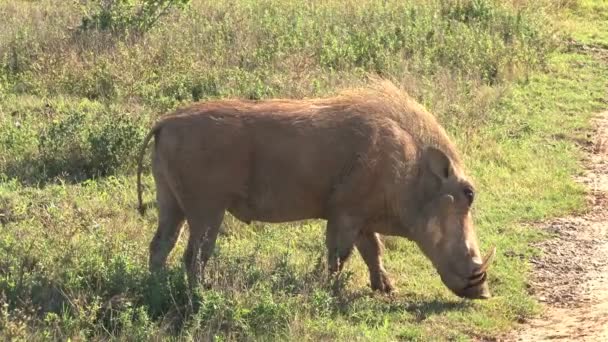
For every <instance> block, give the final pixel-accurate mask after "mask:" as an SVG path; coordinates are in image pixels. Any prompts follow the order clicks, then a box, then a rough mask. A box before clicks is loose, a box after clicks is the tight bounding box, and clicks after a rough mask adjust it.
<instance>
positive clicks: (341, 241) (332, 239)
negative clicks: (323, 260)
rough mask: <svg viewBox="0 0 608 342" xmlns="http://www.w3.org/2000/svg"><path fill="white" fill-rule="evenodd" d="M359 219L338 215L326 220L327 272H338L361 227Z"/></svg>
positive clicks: (349, 253)
mask: <svg viewBox="0 0 608 342" xmlns="http://www.w3.org/2000/svg"><path fill="white" fill-rule="evenodd" d="M361 226H362V224H361V221H360V220H357V219H353V218H352V217H350V216H339V217H336V218H334V219H329V220H328V221H327V232H326V235H325V244H326V246H327V263H328V268H329V273H330V274H332V275H335V274H338V273H340V272H341V271H342V268H344V264H345V263H346V260H348V258H349V257H350V255H351V252H352V250H353V248H354V246H355V240H356V239H357V236H358V235H359V231H360V229H361Z"/></svg>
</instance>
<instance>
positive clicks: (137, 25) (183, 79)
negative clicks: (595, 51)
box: [0, 0, 608, 341]
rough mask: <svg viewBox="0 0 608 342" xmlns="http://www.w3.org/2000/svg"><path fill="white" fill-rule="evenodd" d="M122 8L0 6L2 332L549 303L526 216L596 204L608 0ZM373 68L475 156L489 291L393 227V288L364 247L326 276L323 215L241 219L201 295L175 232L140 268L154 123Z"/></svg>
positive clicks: (424, 335)
mask: <svg viewBox="0 0 608 342" xmlns="http://www.w3.org/2000/svg"><path fill="white" fill-rule="evenodd" d="M100 3H104V4H106V5H105V6H106V7H102V6H101V5H99V4H100ZM129 3H130V2H129V1H106V2H94V1H89V2H86V1H83V2H68V1H65V2H57V1H50V0H41V1H16V0H8V1H2V2H0V18H2V20H0V335H2V337H3V338H5V339H11V340H47V339H52V340H53V339H62V340H65V339H68V338H69V339H71V340H91V339H104V340H105V339H121V340H122V339H127V340H149V339H163V338H175V339H184V340H200V339H214V340H218V341H223V340H243V339H245V340H251V339H256V340H257V339H261V340H274V339H289V340H319V339H321V340H330V339H338V340H346V339H351V340H352V339H357V340H446V339H451V340H469V339H471V338H475V337H492V336H495V335H496V334H500V333H502V332H504V331H506V330H508V329H509V328H510V327H512V326H513V324H514V323H515V322H517V321H518V320H520V319H522V318H525V317H529V316H531V315H534V314H535V313H536V312H537V311H538V306H537V304H536V302H535V301H534V299H533V298H531V297H530V296H529V295H528V293H527V290H526V279H527V272H528V269H529V267H528V263H527V261H528V259H529V257H530V256H531V255H532V254H533V253H536V251H535V250H534V249H532V248H531V247H530V243H531V242H533V241H535V240H537V239H542V238H543V236H541V235H540V233H538V232H536V231H534V230H533V229H531V228H530V227H529V223H531V222H534V221H537V220H541V219H543V218H547V217H552V216H556V215H562V214H565V213H569V212H573V211H577V210H581V209H583V207H584V195H585V194H584V190H583V189H582V188H581V187H580V186H578V185H576V184H575V183H574V182H573V180H572V176H573V175H575V174H577V173H578V172H579V171H580V164H579V158H580V151H579V146H577V144H578V143H580V142H584V141H585V138H586V135H587V134H588V132H589V118H590V116H591V114H593V113H594V112H595V111H598V110H600V109H602V108H606V107H607V106H608V105H607V101H608V92H607V89H608V84H607V82H608V81H607V80H608V67H607V66H606V64H605V63H602V62H601V61H599V60H597V59H596V58H595V57H593V56H592V55H590V54H588V53H587V52H586V50H583V49H580V47H578V46H579V45H580V44H576V43H575V44H572V43H568V42H569V41H570V42H572V41H575V42H578V43H585V44H591V45H592V46H594V47H598V48H601V47H604V48H605V47H607V46H608V29H607V28H605V26H606V25H603V26H602V25H601V23H602V22H604V23H605V22H606V20H608V5H606V4H603V3H602V1H601V0H597V1H592V0H578V1H575V0H571V1H558V0H544V1H526V0H520V1H515V0H512V1H498V0H495V1H494V0H461V1H440V0H418V1H412V2H406V1H397V0H388V1H380V0H360V1H350V0H349V1H346V2H345V1H337V0H331V1H317V0H315V1H308V2H301V1H295V0H286V1H285V0H284V1H280V0H242V1H238V2H233V1H206V0H193V1H192V2H190V3H189V4H187V5H185V6H182V7H175V8H172V9H171V10H169V11H167V12H165V13H164V14H163V15H162V16H161V17H159V19H158V20H155V18H156V17H155V13H152V14H149V13H148V12H145V11H138V7H130V6H129V5H128V4H129ZM134 3H136V4H137V3H140V2H137V1H135V2H134ZM108 4H114V5H113V7H112V6H110V7H107V6H108ZM146 13H148V14H146ZM150 18H152V19H150ZM368 73H372V74H379V75H381V76H383V77H387V78H390V79H392V80H394V81H395V82H397V83H399V84H400V85H401V86H402V87H404V88H405V89H407V90H408V91H409V92H410V93H411V94H412V95H413V96H415V97H416V98H417V99H418V100H419V101H420V102H422V103H423V104H424V105H425V106H427V108H428V109H429V110H431V111H432V112H433V113H435V114H436V115H437V116H438V117H439V118H440V120H441V122H442V123H443V124H444V125H445V126H446V127H447V128H448V131H449V133H450V135H451V136H452V137H453V138H454V139H455V140H456V141H457V143H458V145H459V147H460V149H461V150H462V152H463V153H464V155H465V160H466V164H467V166H468V168H469V170H470V173H471V175H472V176H473V178H474V179H475V181H476V184H477V188H478V198H479V200H478V201H477V202H476V204H475V207H474V218H475V222H476V226H477V229H478V235H479V237H480V240H481V246H482V250H483V251H485V250H486V249H487V248H488V247H489V246H490V245H492V244H495V245H496V246H497V247H498V251H499V253H498V258H497V260H496V262H495V265H494V267H493V268H492V271H491V274H490V278H489V281H490V287H491V289H492V291H493V294H494V295H495V297H494V298H492V299H491V300H488V301H466V300H461V299H458V298H457V297H455V296H454V295H452V294H451V293H450V292H449V291H448V290H447V289H446V288H445V287H444V286H443V285H442V284H441V282H440V280H439V277H438V275H437V274H436V272H435V271H434V270H433V268H432V267H431V265H430V262H429V261H428V260H427V259H425V258H424V257H423V256H422V254H421V253H420V251H419V250H418V249H417V248H416V247H415V245H414V244H413V243H410V242H408V241H405V240H403V239H397V238H388V239H387V240H386V241H385V243H386V247H387V255H386V267H387V270H388V271H389V273H390V274H391V275H392V276H393V279H394V281H395V285H396V286H397V288H398V289H399V292H398V293H397V294H396V295H394V296H392V297H387V296H382V295H378V294H374V293H372V291H371V290H370V289H369V286H368V276H367V270H366V268H365V266H364V264H363V262H362V260H361V259H360V258H359V256H358V255H356V256H354V257H353V258H352V261H351V262H350V263H349V264H348V265H347V267H346V272H345V274H344V275H343V276H342V278H341V279H340V280H339V281H338V282H337V283H329V282H328V281H327V277H326V274H325V270H324V269H323V267H324V264H323V261H324V253H325V251H324V243H323V241H324V236H323V234H324V232H323V231H324V227H323V224H322V222H317V221H307V222H299V223H293V224H282V225H269V224H261V223H254V224H252V225H251V226H245V225H243V224H240V223H238V222H237V221H236V220H234V219H232V218H230V217H228V218H227V220H226V221H225V227H224V232H223V233H222V235H221V236H220V238H219V242H218V246H217V249H216V251H215V255H214V257H213V258H212V261H211V262H210V265H209V266H208V268H207V272H206V279H207V283H208V285H209V288H208V289H205V290H202V291H201V292H200V293H198V294H196V295H194V296H189V295H188V292H187V291H186V283H185V280H184V278H183V273H182V270H181V253H182V252H183V248H184V243H183V242H184V240H185V239H184V237H182V239H181V241H180V243H179V244H178V247H177V250H176V251H174V253H173V254H172V256H171V259H170V263H171V267H170V269H169V271H168V272H167V273H166V274H164V275H160V276H156V277H152V276H151V275H150V274H149V273H148V272H147V257H148V255H147V253H148V244H149V241H150V240H151V238H152V235H153V234H154V230H155V228H156V227H155V225H156V212H155V210H149V211H148V212H147V214H146V216H145V217H143V218H141V217H139V215H138V213H137V211H136V194H135V176H134V165H135V154H136V153H137V151H138V149H139V147H140V143H141V140H142V138H143V135H144V134H145V133H146V131H147V129H148V128H149V126H150V125H151V123H152V122H153V121H154V120H155V119H156V118H158V117H159V116H160V115H162V114H163V113H165V112H166V111H167V110H170V109H172V108H175V107H177V106H180V105H184V104H187V103H191V102H193V101H198V100H204V99H209V98H225V97H243V98H251V99H262V98H271V97H291V98H302V97H312V96H322V95H326V94H332V93H334V92H335V91H336V90H338V89H340V88H342V87H347V86H351V85H360V84H362V83H364V82H365V75H367V74H368ZM145 182H146V184H147V185H148V190H147V191H146V193H145V200H146V201H147V202H151V201H153V198H154V193H153V191H152V190H151V189H153V187H152V184H153V183H152V178H151V176H150V175H149V174H147V175H146V178H145Z"/></svg>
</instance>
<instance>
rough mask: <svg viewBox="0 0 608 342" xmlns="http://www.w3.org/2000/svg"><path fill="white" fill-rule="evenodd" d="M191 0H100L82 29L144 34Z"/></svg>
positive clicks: (84, 21)
mask: <svg viewBox="0 0 608 342" xmlns="http://www.w3.org/2000/svg"><path fill="white" fill-rule="evenodd" d="M189 2H190V0H109V1H100V2H99V4H98V6H96V7H95V8H94V10H93V11H92V13H89V14H87V15H85V16H84V17H83V18H82V21H81V24H80V27H79V28H80V30H82V31H88V30H98V31H109V32H112V33H119V34H124V33H126V32H129V31H130V32H133V33H138V34H142V33H145V32H147V31H148V30H150V29H151V28H152V27H153V26H154V25H155V24H156V22H157V21H158V20H159V19H160V18H161V17H162V16H163V15H165V14H167V13H168V11H169V10H170V9H171V8H184V7H185V6H186V5H187V4H188V3H189Z"/></svg>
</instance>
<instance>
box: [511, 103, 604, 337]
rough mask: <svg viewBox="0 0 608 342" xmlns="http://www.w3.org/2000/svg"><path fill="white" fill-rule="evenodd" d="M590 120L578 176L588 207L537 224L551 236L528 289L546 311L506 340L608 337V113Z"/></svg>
mask: <svg viewBox="0 0 608 342" xmlns="http://www.w3.org/2000/svg"><path fill="white" fill-rule="evenodd" d="M594 124H595V128H596V130H595V134H594V137H593V138H592V141H591V142H590V144H589V146H588V148H587V151H586V152H587V154H586V160H585V165H586V166H587V168H586V171H585V173H584V174H583V175H582V176H581V177H580V178H579V179H578V180H579V181H580V182H582V183H583V184H585V185H586V186H587V187H588V189H589V201H590V206H589V210H588V211H587V212H586V213H583V214H582V215H578V216H571V217H564V218H559V219H556V220H553V221H551V222H547V223H543V224H542V225H540V228H541V229H545V230H547V231H549V232H551V233H552V234H554V237H553V238H551V239H549V240H547V241H543V242H542V243H539V244H538V247H539V248H540V249H541V251H542V254H541V256H540V257H538V258H535V259H533V260H532V262H533V263H534V273H533V277H532V281H531V284H530V290H531V292H532V293H533V294H534V295H535V296H536V297H537V298H538V300H539V301H541V302H542V303H543V304H544V309H545V310H544V313H543V314H542V315H541V317H538V318H536V319H534V320H530V321H528V322H524V324H522V325H521V326H520V327H519V328H518V329H517V331H516V332H514V333H513V334H512V335H510V336H509V337H507V338H505V340H507V341H602V342H604V341H608V111H607V112H604V113H601V114H599V115H598V116H597V118H596V119H595V120H594Z"/></svg>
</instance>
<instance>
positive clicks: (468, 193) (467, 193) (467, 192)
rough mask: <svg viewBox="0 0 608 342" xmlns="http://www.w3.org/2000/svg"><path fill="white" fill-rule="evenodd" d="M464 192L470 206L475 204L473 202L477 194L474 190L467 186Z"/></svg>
mask: <svg viewBox="0 0 608 342" xmlns="http://www.w3.org/2000/svg"><path fill="white" fill-rule="evenodd" d="M463 192H464V196H465V197H466V198H467V201H469V205H471V204H473V200H474V199H475V192H474V191H473V189H472V188H471V187H469V186H467V187H465V188H464V190H463Z"/></svg>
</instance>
